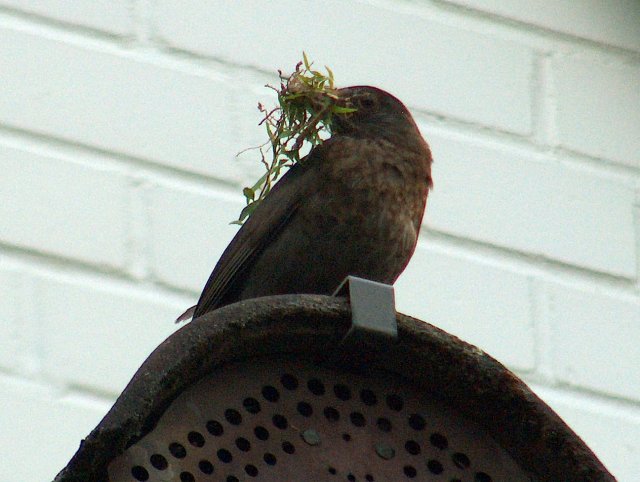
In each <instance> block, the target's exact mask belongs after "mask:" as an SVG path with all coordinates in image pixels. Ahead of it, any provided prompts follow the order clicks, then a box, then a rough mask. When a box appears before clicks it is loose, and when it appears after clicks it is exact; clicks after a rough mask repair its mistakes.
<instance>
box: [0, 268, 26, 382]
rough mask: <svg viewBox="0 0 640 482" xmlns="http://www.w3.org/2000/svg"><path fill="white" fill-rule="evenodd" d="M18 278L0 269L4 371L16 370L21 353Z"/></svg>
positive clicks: (1, 362)
mask: <svg viewBox="0 0 640 482" xmlns="http://www.w3.org/2000/svg"><path fill="white" fill-rule="evenodd" d="M18 276H19V275H18V274H17V273H16V272H15V271H9V270H6V269H0V293H2V296H0V340H2V350H0V367H2V368H4V369H6V370H12V369H15V368H16V366H17V360H18V358H19V356H20V354H21V351H22V350H21V348H22V347H21V343H20V333H19V332H20V327H19V325H18V289H19V286H18V285H19V279H18Z"/></svg>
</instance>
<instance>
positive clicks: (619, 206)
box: [425, 129, 636, 278]
mask: <svg viewBox="0 0 640 482" xmlns="http://www.w3.org/2000/svg"><path fill="white" fill-rule="evenodd" d="M425 131H428V129H425ZM426 135H427V139H429V140H430V142H431V145H432V148H433V151H434V157H435V159H436V162H435V164H434V183H435V189H434V190H433V192H432V193H431V195H430V197H429V202H428V206H427V213H426V217H425V222H426V224H427V226H429V227H430V228H433V229H436V230H438V231H442V232H445V233H448V234H452V235H455V236H460V237H464V238H469V239H473V240H477V241H481V242H484V243H489V244H493V245H496V246H501V247H504V248H508V249H513V250H517V251H522V252H524V253H527V254H529V255H539V256H544V257H547V258H549V259H553V260H557V261H560V262H562V263H567V264H571V265H575V266H580V267H583V268H587V269H592V270H596V271H601V272H607V273H610V274H614V275H618V276H624V277H627V278H635V276H636V253H635V233H634V223H633V206H634V203H635V193H634V190H633V188H632V187H630V186H628V185H626V184H625V183H624V182H621V181H620V182H618V181H616V180H613V179H608V178H603V177H599V176H598V175H596V174H594V173H591V172H586V171H582V170H578V169H576V168H572V167H570V166H568V165H564V164H561V163H559V162H557V161H555V160H554V159H550V158H545V157H536V156H534V155H531V154H528V153H526V152H522V151H516V150H513V151H512V150H509V149H507V148H504V147H502V146H499V145H493V144H480V143H476V142H472V141H469V140H466V139H462V138H453V137H449V136H442V135H440V134H435V133H434V134H429V133H428V132H426Z"/></svg>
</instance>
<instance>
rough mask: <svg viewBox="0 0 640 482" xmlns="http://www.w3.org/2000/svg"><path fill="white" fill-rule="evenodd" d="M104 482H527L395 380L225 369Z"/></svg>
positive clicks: (283, 363)
mask: <svg viewBox="0 0 640 482" xmlns="http://www.w3.org/2000/svg"><path fill="white" fill-rule="evenodd" d="M415 369H416V370H419V369H420V367H415ZM109 478H110V480H111V481H113V482H116V481H117V482H124V481H127V482H139V481H180V482H193V481H226V482H234V481H235V482H237V481H252V480H264V481H325V480H326V481H365V482H372V481H377V482H382V481H400V480H421V481H425V480H428V481H431V480H433V481H446V482H461V481H465V482H491V481H494V482H497V481H509V482H517V481H529V480H532V479H531V478H530V477H529V476H527V474H525V473H524V472H523V471H522V470H521V469H520V468H519V467H518V466H517V465H516V463H515V462H514V461H513V460H512V459H511V458H510V456H509V455H508V454H507V453H506V452H505V451H504V450H503V449H502V448H501V447H499V446H498V445H497V444H496V443H495V442H494V441H493V440H492V439H491V438H490V437H489V436H488V435H486V434H485V433H484V431H483V430H481V429H480V428H479V427H478V426H477V425H475V424H474V423H472V422H470V421H468V420H466V419H465V418H462V417H460V416H459V414H457V413H456V412H455V411H454V410H452V409H450V408H449V407H446V406H444V405H443V404H441V403H439V402H435V401H433V400H431V399H429V398H428V397H426V396H425V395H424V394H422V393H420V392H419V391H418V390H416V387H413V386H411V385H409V384H407V383H406V382H404V381H403V380H402V379H399V378H398V377H394V376H390V375H388V374H384V373H380V374H377V375H375V376H367V377H361V376H359V375H354V374H350V373H347V372H340V371H336V370H332V369H327V368H319V367H316V366H314V365H304V364H301V363H298V362H292V361H288V360H263V361H254V362H252V363H244V364H235V365H231V366H227V367H225V368H224V369H223V370H220V371H218V372H215V373H213V374H211V375H210V376H208V377H206V378H205V379H203V380H201V381H200V382H198V383H197V384H195V385H193V386H191V387H189V388H188V389H187V390H185V391H184V392H183V393H182V394H181V395H180V396H179V398H177V399H176V400H175V401H174V402H173V403H172V405H171V406H170V407H169V408H168V410H167V411H166V412H165V413H164V415H163V416H162V418H161V419H160V421H159V423H158V425H157V426H156V428H155V429H154V430H153V431H152V432H150V433H149V434H147V435H146V436H145V437H144V438H143V439H141V440H140V441H138V443H136V444H135V445H133V446H131V447H129V449H128V450H127V451H126V452H125V453H124V454H122V455H121V456H120V457H118V458H116V459H115V460H114V461H113V462H112V463H111V464H110V465H109Z"/></svg>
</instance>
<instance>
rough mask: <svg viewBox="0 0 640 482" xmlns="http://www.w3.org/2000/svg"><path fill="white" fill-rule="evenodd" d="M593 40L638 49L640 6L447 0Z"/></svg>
mask: <svg viewBox="0 0 640 482" xmlns="http://www.w3.org/2000/svg"><path fill="white" fill-rule="evenodd" d="M446 1H447V2H448V3H453V4H458V5H461V6H464V7H470V8H473V9H477V10H481V11H483V12H487V13H491V14H495V15H499V16H501V17H505V18H508V19H512V20H517V21H520V22H524V23H528V24H530V25H534V26H536V27H541V28H544V29H548V30H553V31H556V32H561V33H564V34H567V35H572V36H576V37H580V38H584V39H588V40H593V41H594V42H598V43H603V44H606V45H613V46H616V47H621V48H626V49H632V50H636V51H640V27H638V26H639V25H640V6H639V5H638V2H637V1H636V0H617V1H615V2H594V1H592V0H559V1H555V2H553V3H550V2H547V1H545V0H533V1H532V0H511V1H509V2H503V1H501V0H446Z"/></svg>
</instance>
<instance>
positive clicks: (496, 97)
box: [155, 0, 534, 134]
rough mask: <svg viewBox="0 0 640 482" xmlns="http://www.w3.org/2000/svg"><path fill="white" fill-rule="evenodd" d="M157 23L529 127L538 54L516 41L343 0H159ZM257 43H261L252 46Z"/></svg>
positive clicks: (271, 63) (273, 63)
mask: <svg viewBox="0 0 640 482" xmlns="http://www.w3.org/2000/svg"><path fill="white" fill-rule="evenodd" d="M221 11H224V15H221V14H220V12H221ZM283 12H295V13H294V14H292V15H283ZM248 19H254V20H255V21H249V22H250V23H247V22H248ZM258 19H259V20H258ZM155 20H156V24H157V25H156V30H157V34H158V35H159V36H160V38H162V39H163V40H164V41H165V42H167V43H169V44H171V45H172V46H174V47H177V48H180V49H185V50H189V51H193V52H197V53H199V54H203V55H208V56H212V57H215V58H220V59H223V60H225V61H228V62H233V63H240V64H249V65H253V66H257V67H260V68H262V69H265V70H267V71H269V72H273V71H274V70H275V69H276V68H281V69H283V70H285V71H290V70H292V69H293V66H294V65H295V64H296V63H297V62H298V61H299V60H300V58H301V49H302V48H304V49H305V50H306V52H307V53H308V54H309V55H310V57H311V58H312V59H317V61H318V65H319V66H322V65H325V64H326V65H329V66H330V67H331V68H332V69H333V71H334V72H335V73H336V76H337V78H338V79H339V81H340V83H341V85H349V84H352V85H353V84H371V85H376V86H379V87H381V88H384V89H386V90H389V91H390V92H392V93H393V94H395V95H397V96H398V97H399V98H401V99H402V100H403V101H405V102H406V103H407V104H408V105H410V106H412V107H415V108H418V109H425V110H429V111H432V112H436V113H439V114H444V115H450V116H452V117H456V118H459V119H463V120H466V121H469V122H476V123H480V124H486V125H489V126H493V127H497V128H499V129H503V130H508V131H513V132H517V133H520V134H528V133H529V132H530V131H531V105H532V94H531V85H532V72H533V62H534V54H533V51H532V50H531V49H529V48H528V47H525V46H524V45H521V44H518V43H513V42H510V41H507V40H501V39H498V38H494V37H490V36H487V35H483V34H478V33H474V32H470V31H468V30H462V29H457V28H454V27H450V26H446V25H442V24H439V23H435V22H432V21H430V20H429V19H426V18H423V17H420V16H417V15H415V14H410V13H404V12H398V11H389V10H386V9H384V8H381V7H378V6H374V5H370V4H366V3H364V2H348V3H346V2H341V1H339V0H331V1H324V2H306V3H305V4H304V8H300V4H299V2H298V1H297V0H287V1H283V2H280V3H279V4H278V8H273V6H272V5H271V4H269V3H267V2H261V1H258V0H254V1H247V2H242V3H239V4H237V5H235V6H234V8H233V9H229V8H227V4H226V2H223V1H220V0H218V1H215V2H206V3H205V2H198V1H197V0H189V1H177V0H163V1H161V2H158V7H157V10H156V15H155ZM354 25H366V26H368V27H367V28H354ZM309 26H313V28H309ZM239 31H250V32H251V35H240V36H239V35H237V33H238V32H239ZM374 31H375V32H376V34H372V32H374ZM274 32H286V35H280V34H276V35H274ZM260 38H262V39H265V41H257V42H256V39H260ZM296 38H298V39H304V44H301V43H300V42H296V41H292V39H296ZM345 49H346V50H345ZM461 52H463V53H464V54H463V55H461Z"/></svg>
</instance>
